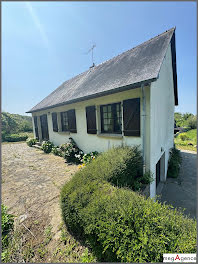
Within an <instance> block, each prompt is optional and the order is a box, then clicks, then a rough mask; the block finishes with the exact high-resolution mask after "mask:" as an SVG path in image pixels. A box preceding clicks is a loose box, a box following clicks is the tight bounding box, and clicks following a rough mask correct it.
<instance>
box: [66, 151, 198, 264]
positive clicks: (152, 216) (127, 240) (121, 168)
mask: <svg viewBox="0 0 198 264" xmlns="http://www.w3.org/2000/svg"><path fill="white" fill-rule="evenodd" d="M138 160H139V152H138V150H137V149H135V148H133V149H130V148H118V149H113V150H110V151H108V152H107V153H104V154H101V155H100V156H99V157H98V158H97V159H96V160H94V161H93V162H91V163H89V164H88V165H87V166H86V167H85V168H84V169H82V170H80V171H78V172H77V173H76V174H75V175H74V177H73V178H72V180H71V181H70V182H69V183H67V184H65V185H64V187H63V188H62V191H61V207H62V214H63V219H64V221H65V223H66V224H67V227H68V228H69V229H70V230H71V231H72V232H74V233H75V234H77V235H78V236H80V237H81V238H82V237H83V238H84V239H85V240H86V241H88V243H89V245H90V247H91V248H92V250H93V251H94V253H95V255H96V256H97V258H98V260H99V261H107V262H118V261H119V262H162V260H163V253H172V252H178V253H195V252H196V222H195V221H194V220H192V219H188V218H187V217H184V216H183V214H182V213H181V212H179V211H177V210H176V209H175V210H173V209H172V208H170V207H169V206H168V205H165V204H160V203H159V202H154V201H153V200H152V199H146V198H145V197H143V196H141V195H139V194H138V193H135V192H133V191H131V190H130V189H126V188H117V187H116V186H112V185H111V183H112V182H118V183H120V184H121V185H124V184H123V181H122V179H121V178H122V177H121V176H124V175H125V174H126V175H127V177H126V178H125V180H127V184H131V182H133V181H134V178H136V177H135V173H139V170H140V171H141V168H140V167H141V166H142V161H141V160H140V161H139V162H138ZM129 161H131V162H129ZM131 163H133V164H131ZM140 164H141V165H140ZM130 171H131V173H130ZM140 175H141V174H140ZM132 179H133V180H132Z"/></svg>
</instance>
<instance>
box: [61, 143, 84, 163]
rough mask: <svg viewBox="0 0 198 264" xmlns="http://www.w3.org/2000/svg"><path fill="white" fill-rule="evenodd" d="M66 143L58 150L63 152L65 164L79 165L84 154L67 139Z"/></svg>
mask: <svg viewBox="0 0 198 264" xmlns="http://www.w3.org/2000/svg"><path fill="white" fill-rule="evenodd" d="M69 141H70V142H68V143H65V144H62V145H61V146H60V149H61V150H62V151H63V156H64V158H65V159H66V161H67V162H73V163H77V164H79V163H81V162H82V158H83V155H84V152H83V151H82V150H81V149H79V148H78V146H77V144H76V142H75V141H74V140H73V139H72V138H69Z"/></svg>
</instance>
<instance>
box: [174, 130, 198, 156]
mask: <svg viewBox="0 0 198 264" xmlns="http://www.w3.org/2000/svg"><path fill="white" fill-rule="evenodd" d="M174 141H175V145H176V147H177V148H178V149H188V150H193V151H196V150H197V129H191V130H189V131H187V132H183V133H180V134H178V135H176V137H175V140H174Z"/></svg>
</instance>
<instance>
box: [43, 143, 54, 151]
mask: <svg viewBox="0 0 198 264" xmlns="http://www.w3.org/2000/svg"><path fill="white" fill-rule="evenodd" d="M53 146H54V145H53V143H52V142H50V141H43V143H42V145H41V148H42V150H43V151H44V152H45V153H50V152H51V151H52V148H53Z"/></svg>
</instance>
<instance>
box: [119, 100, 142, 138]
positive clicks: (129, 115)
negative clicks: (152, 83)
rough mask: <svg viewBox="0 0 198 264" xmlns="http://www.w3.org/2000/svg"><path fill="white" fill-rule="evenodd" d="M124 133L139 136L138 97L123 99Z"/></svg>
mask: <svg viewBox="0 0 198 264" xmlns="http://www.w3.org/2000/svg"><path fill="white" fill-rule="evenodd" d="M123 118H124V135H125V136H135V137H139V136H140V98H135V99H129V100H125V101H123Z"/></svg>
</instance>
